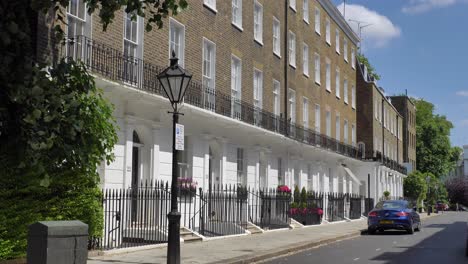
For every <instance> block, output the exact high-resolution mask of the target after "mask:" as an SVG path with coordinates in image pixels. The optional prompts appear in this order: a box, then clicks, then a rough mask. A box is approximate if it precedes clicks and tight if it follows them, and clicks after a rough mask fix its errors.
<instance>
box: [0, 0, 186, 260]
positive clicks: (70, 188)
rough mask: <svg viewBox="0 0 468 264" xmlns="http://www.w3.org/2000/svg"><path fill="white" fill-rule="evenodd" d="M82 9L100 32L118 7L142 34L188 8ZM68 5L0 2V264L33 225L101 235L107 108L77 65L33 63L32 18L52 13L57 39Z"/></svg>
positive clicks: (18, 249) (63, 0)
mask: <svg viewBox="0 0 468 264" xmlns="http://www.w3.org/2000/svg"><path fill="white" fill-rule="evenodd" d="M84 2H86V3H87V6H88V11H89V12H90V13H93V12H95V11H97V12H98V14H99V17H100V19H101V21H102V24H103V29H104V30H105V29H106V27H107V25H109V24H110V23H112V21H113V19H114V17H115V12H117V11H119V10H121V9H122V8H123V7H125V10H126V11H127V12H130V13H132V14H134V18H136V15H140V16H143V17H145V18H146V19H145V21H146V30H148V31H149V30H151V29H152V26H153V25H156V26H157V27H158V28H160V27H162V26H163V21H164V18H165V17H167V16H168V15H169V14H173V15H175V14H177V13H178V12H179V11H180V10H182V9H183V8H185V7H186V6H187V2H186V0H164V1H163V0H123V1H105V0H84ZM68 3H69V1H68V0H52V1H49V0H15V1H0V52H1V54H2V55H1V56H0V63H1V65H2V67H0V83H1V84H2V86H1V88H0V201H1V202H0V260H1V259H9V258H15V257H19V256H24V254H25V249H26V234H27V227H28V225H30V224H32V223H34V222H36V221H40V220H70V219H79V220H82V221H84V222H85V223H87V224H88V225H89V230H90V235H93V236H100V235H101V231H102V207H101V191H100V190H99V187H98V183H99V176H98V174H97V168H98V166H99V164H100V163H101V162H102V161H103V160H104V161H107V162H110V161H111V160H112V154H111V153H112V148H113V146H114V144H115V142H116V140H117V135H116V127H115V124H114V120H113V119H112V111H113V109H112V106H111V105H110V104H109V102H108V101H106V100H105V99H104V98H103V97H102V92H101V91H100V90H99V89H97V88H96V86H95V83H94V80H93V78H92V77H91V76H90V75H89V74H88V73H87V71H86V68H85V67H83V65H82V64H81V63H79V62H73V61H64V60H61V61H60V60H58V58H54V59H53V61H51V62H50V63H51V65H53V67H50V65H49V66H48V65H45V64H40V63H38V62H37V61H36V57H35V55H36V53H35V48H36V47H34V46H33V43H34V39H35V36H34V34H35V33H36V32H34V30H33V29H32V28H31V25H34V26H35V25H36V24H37V17H36V12H49V14H52V18H53V21H54V22H53V26H54V29H55V31H56V32H57V33H58V34H57V35H56V37H58V39H57V40H60V39H61V37H62V36H63V28H62V27H61V25H63V24H62V22H64V21H63V20H64V17H65V15H64V10H65V8H66V6H67V5H68ZM54 18H55V19H54ZM57 21H58V22H57ZM60 21H62V22H60ZM39 26H42V25H39ZM52 39H54V38H52ZM57 43H59V41H57Z"/></svg>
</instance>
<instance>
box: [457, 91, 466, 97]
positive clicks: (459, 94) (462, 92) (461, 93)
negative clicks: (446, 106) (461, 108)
mask: <svg viewBox="0 0 468 264" xmlns="http://www.w3.org/2000/svg"><path fill="white" fill-rule="evenodd" d="M457 95H458V96H465V97H468V91H458V92H457Z"/></svg>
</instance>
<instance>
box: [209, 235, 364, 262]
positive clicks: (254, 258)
mask: <svg viewBox="0 0 468 264" xmlns="http://www.w3.org/2000/svg"><path fill="white" fill-rule="evenodd" d="M365 230H367V229H365ZM363 232H364V230H360V231H354V232H351V233H348V234H345V235H340V236H337V237H333V238H327V239H322V240H319V241H313V242H309V243H305V244H304V243H300V244H293V245H290V246H288V247H287V248H283V249H280V250H277V251H274V252H269V253H265V254H261V255H251V256H241V257H236V258H232V259H227V260H222V261H217V262H213V263H229V264H246V263H252V262H259V261H264V260H268V259H272V258H277V257H281V256H286V255H289V254H292V253H299V252H302V251H305V250H309V249H312V248H315V247H318V246H324V245H328V244H331V243H334V242H337V241H340V240H345V239H350V238H354V237H358V236H360V235H361V234H362V233H363Z"/></svg>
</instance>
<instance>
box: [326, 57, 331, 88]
mask: <svg viewBox="0 0 468 264" xmlns="http://www.w3.org/2000/svg"><path fill="white" fill-rule="evenodd" d="M325 88H326V89H327V91H329V92H331V62H330V59H328V58H327V59H326V67H325Z"/></svg>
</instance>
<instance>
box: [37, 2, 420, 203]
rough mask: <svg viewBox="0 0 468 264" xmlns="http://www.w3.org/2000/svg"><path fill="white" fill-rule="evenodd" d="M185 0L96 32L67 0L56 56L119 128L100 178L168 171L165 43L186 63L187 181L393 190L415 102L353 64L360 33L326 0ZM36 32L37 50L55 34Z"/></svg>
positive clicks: (398, 185) (412, 145) (409, 158)
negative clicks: (158, 19)
mask: <svg viewBox="0 0 468 264" xmlns="http://www.w3.org/2000/svg"><path fill="white" fill-rule="evenodd" d="M188 2H189V8H188V9H187V10H184V11H182V12H181V13H180V14H178V15H177V16H175V17H169V18H167V19H164V27H163V28H162V29H160V30H152V31H151V32H145V30H144V24H145V19H144V18H142V17H137V19H136V20H132V19H131V17H132V14H127V13H125V11H124V10H122V11H121V12H118V13H117V14H116V17H115V19H114V22H113V23H112V24H111V25H109V27H108V28H107V31H106V32H103V31H102V25H101V24H100V22H99V18H98V17H97V15H96V14H93V15H89V14H87V12H86V6H85V5H84V4H83V2H82V0H72V1H71V2H70V6H69V7H68V9H67V11H66V13H67V25H65V26H64V29H65V30H66V32H67V38H68V42H67V44H66V45H65V46H64V47H61V49H60V50H61V54H62V55H65V56H67V57H70V58H73V59H77V60H78V59H79V60H82V61H84V62H85V64H86V65H88V67H89V70H90V72H91V73H92V74H93V75H94V76H95V77H96V84H97V85H98V86H99V87H100V88H102V89H103V90H104V92H105V96H106V98H108V99H109V100H110V102H112V103H113V104H114V106H115V111H114V116H115V118H116V120H117V125H118V127H119V130H118V138H119V140H118V143H117V145H116V146H115V149H114V154H115V161H114V162H112V163H111V164H109V165H106V164H102V166H101V167H100V170H99V174H100V176H101V185H102V187H103V188H104V189H110V188H114V189H116V188H123V189H128V188H130V189H132V188H133V189H135V188H137V187H138V186H139V185H141V183H142V182H145V181H148V180H150V181H151V180H152V181H169V180H170V179H171V175H172V173H171V172H172V120H171V115H169V114H168V113H167V112H168V111H169V110H170V109H171V108H170V104H169V103H168V100H167V99H166V98H165V97H164V96H163V92H162V90H161V87H160V86H159V83H158V80H157V78H156V76H157V74H158V73H159V72H160V71H161V70H163V69H164V68H165V67H167V66H168V65H169V58H170V56H171V52H172V51H175V54H176V56H177V57H178V58H179V64H180V65H181V66H183V67H184V68H185V69H186V70H187V71H189V72H190V73H192V74H193V78H192V83H191V84H190V87H189V88H188V91H187V94H186V97H185V103H184V105H183V107H182V112H183V113H184V116H181V118H180V123H182V124H183V125H184V127H185V138H184V141H185V145H184V151H180V152H179V157H178V160H179V164H178V165H179V166H178V169H179V172H180V175H181V177H183V178H187V179H190V181H191V182H192V183H195V182H196V186H197V188H202V189H203V190H205V189H208V188H209V186H212V185H217V184H231V185H233V186H248V188H250V189H254V190H258V189H263V188H277V186H279V185H286V186H289V187H290V188H293V187H294V186H298V187H299V188H300V189H302V188H303V187H304V188H305V189H306V190H308V191H314V192H325V193H348V194H349V193H351V194H356V195H361V196H364V197H368V198H373V199H375V200H377V199H379V198H381V197H382V195H383V193H384V192H385V191H389V192H390V195H391V196H397V197H398V196H403V180H404V178H405V177H406V176H407V173H408V172H410V171H411V170H413V169H415V167H416V154H415V149H416V133H415V122H416V120H415V106H414V105H413V104H412V102H411V101H410V100H409V98H408V97H407V96H387V95H386V94H385V91H384V90H383V88H381V87H379V86H378V84H377V82H376V81H375V80H374V79H373V78H372V76H370V74H369V73H368V71H367V68H366V67H365V66H364V65H362V64H360V63H359V62H358V60H357V55H358V52H359V49H358V46H359V45H358V44H359V41H360V39H359V37H358V36H357V35H356V33H355V32H354V31H353V30H352V29H351V27H350V26H349V25H348V23H347V21H346V20H345V19H344V18H343V16H342V14H341V13H340V12H339V11H338V9H337V8H336V7H335V6H334V5H333V4H332V2H331V1H330V0H297V1H296V0H289V1H287V0H284V1H273V0H232V1H228V0H222V1H221V0H190V1H188ZM273 2H274V3H273ZM45 22H46V19H45V18H43V17H39V24H41V23H42V24H44V23H45ZM44 30H48V29H47V28H46V27H40V26H39V27H38V38H37V47H38V54H41V53H44V52H43V51H44V50H48V48H50V45H51V42H50V41H49V39H48V38H46V36H48V34H46V33H44V32H43V31H44ZM387 78H391V77H387Z"/></svg>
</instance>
